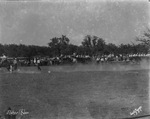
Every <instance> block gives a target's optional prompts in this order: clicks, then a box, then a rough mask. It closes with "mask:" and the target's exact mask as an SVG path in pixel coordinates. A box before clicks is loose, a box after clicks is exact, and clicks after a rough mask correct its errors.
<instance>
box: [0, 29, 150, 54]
mask: <svg viewBox="0 0 150 119" xmlns="http://www.w3.org/2000/svg"><path fill="white" fill-rule="evenodd" d="M136 42H138V43H136V44H134V43H131V44H120V45H118V46H117V45H115V44H113V43H106V42H105V40H104V39H103V38H99V37H97V36H92V35H86V36H85V37H84V39H83V41H82V42H81V45H80V46H77V45H74V44H71V43H70V40H69V38H68V37H67V36H65V35H62V36H61V37H54V38H51V39H50V42H49V43H48V46H35V45H24V44H20V45H17V44H5V45H2V44H0V56H1V55H3V54H5V55H6V56H9V57H33V56H41V57H43V56H49V57H56V56H62V55H63V56H64V55H73V54H76V55H89V56H98V55H109V54H114V55H119V54H123V55H126V54H147V53H148V52H149V48H150V29H148V31H147V32H144V34H143V36H142V37H137V38H136Z"/></svg>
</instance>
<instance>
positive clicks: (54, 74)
mask: <svg viewBox="0 0 150 119" xmlns="http://www.w3.org/2000/svg"><path fill="white" fill-rule="evenodd" d="M59 68H60V69H61V70H60V69H59ZM72 68H73V67H72ZM72 68H71V66H70V67H65V68H64V67H57V68H54V67H42V69H43V70H42V72H38V71H36V69H35V67H30V68H21V71H24V73H23V72H22V73H12V74H10V73H2V74H1V85H0V88H1V92H0V93H1V99H2V100H1V114H2V113H3V112H4V111H5V110H6V109H7V108H8V107H11V108H12V109H14V110H19V109H25V110H26V111H28V112H29V114H28V115H23V118H28V119H29V118H30V119H67V118H68V119H104V118H105V119H107V118H108V119H113V118H115V119H116V118H120V117H130V112H132V111H133V110H134V109H135V108H138V107H139V106H142V112H141V113H140V114H138V115H143V114H147V113H148V80H149V76H148V70H144V69H142V70H128V71H127V70H126V71H116V70H115V71H96V70H93V71H88V70H87V71H78V70H75V72H74V71H70V70H71V69H72ZM49 69H50V70H51V73H48V72H47V71H48V70H49ZM54 69H57V70H54ZM58 69H59V70H58ZM63 69H67V72H65V71H64V70H63ZM68 69H69V70H68ZM86 69H87V68H86ZM29 70H30V71H33V70H34V71H35V72H32V73H30V72H27V71H29Z"/></svg>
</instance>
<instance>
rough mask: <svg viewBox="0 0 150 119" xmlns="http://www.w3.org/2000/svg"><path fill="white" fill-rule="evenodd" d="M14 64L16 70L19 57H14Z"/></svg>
mask: <svg viewBox="0 0 150 119" xmlns="http://www.w3.org/2000/svg"><path fill="white" fill-rule="evenodd" d="M13 65H14V70H17V58H15V59H14V61H13Z"/></svg>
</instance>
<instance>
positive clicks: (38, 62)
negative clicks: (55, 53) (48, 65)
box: [37, 59, 41, 70]
mask: <svg viewBox="0 0 150 119" xmlns="http://www.w3.org/2000/svg"><path fill="white" fill-rule="evenodd" d="M40 63H41V61H40V59H38V60H37V68H38V70H41V68H40Z"/></svg>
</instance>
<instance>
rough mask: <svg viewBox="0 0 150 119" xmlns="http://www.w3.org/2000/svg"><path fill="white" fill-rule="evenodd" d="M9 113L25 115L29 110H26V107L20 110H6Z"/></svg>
mask: <svg viewBox="0 0 150 119" xmlns="http://www.w3.org/2000/svg"><path fill="white" fill-rule="evenodd" d="M6 114H7V115H17V114H19V115H25V114H29V112H26V111H25V109H20V110H19V111H14V110H8V111H7V112H6Z"/></svg>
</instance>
